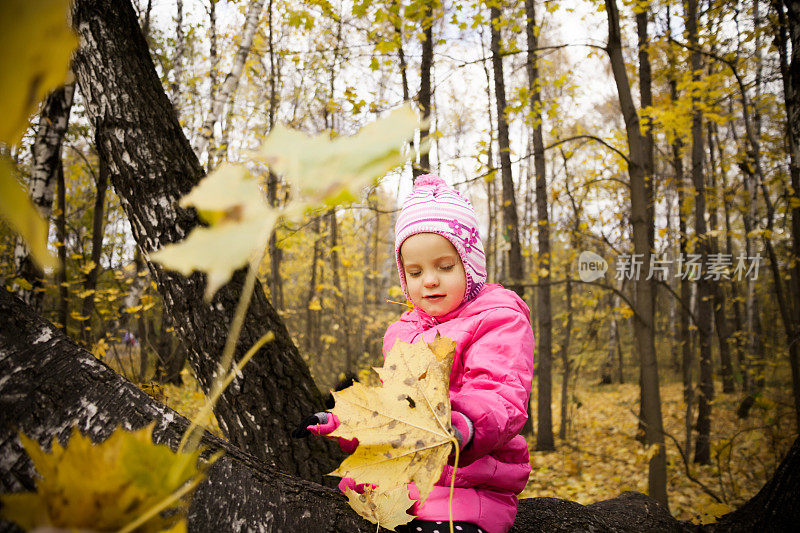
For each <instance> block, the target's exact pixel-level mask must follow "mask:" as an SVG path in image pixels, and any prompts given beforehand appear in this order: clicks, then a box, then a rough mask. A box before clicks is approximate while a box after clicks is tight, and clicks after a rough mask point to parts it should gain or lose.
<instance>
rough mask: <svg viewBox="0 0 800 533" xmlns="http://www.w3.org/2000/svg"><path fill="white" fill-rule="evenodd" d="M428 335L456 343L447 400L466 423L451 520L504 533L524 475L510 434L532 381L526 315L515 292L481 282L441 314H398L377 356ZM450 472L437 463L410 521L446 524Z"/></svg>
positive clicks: (523, 412) (525, 466)
mask: <svg viewBox="0 0 800 533" xmlns="http://www.w3.org/2000/svg"><path fill="white" fill-rule="evenodd" d="M436 333H439V334H440V335H441V336H443V337H449V338H451V339H453V340H454V341H455V343H456V349H455V358H454V362H453V369H452V372H451V373H450V403H451V406H452V409H453V410H454V411H459V412H461V413H464V414H465V415H467V416H468V417H469V418H470V420H472V423H473V425H474V435H473V437H472V440H471V441H470V443H469V444H468V445H467V447H466V448H465V449H464V450H463V451H462V452H461V457H460V461H459V462H460V464H459V466H458V469H457V470H456V482H455V486H456V488H455V494H454V498H453V519H454V520H463V521H466V522H472V523H473V524H476V525H478V526H479V527H481V528H482V529H484V530H485V531H488V532H489V533H504V532H506V531H508V530H509V528H510V527H511V525H512V524H513V523H514V518H515V517H516V514H517V497H516V495H517V494H519V493H520V492H521V491H522V489H523V488H525V484H526V483H527V481H528V476H529V475H530V472H531V466H530V462H529V459H528V445H527V442H526V441H525V438H524V437H522V436H521V435H519V434H518V433H519V431H520V430H521V429H522V426H523V424H524V423H525V420H526V419H527V417H528V416H527V415H528V400H529V397H530V392H531V381H532V379H533V348H534V340H533V331H532V330H531V322H530V311H529V309H528V306H527V305H525V302H524V301H522V299H521V298H520V297H519V296H517V294H516V293H514V292H512V291H510V290H507V289H504V288H503V287H501V286H500V285H492V284H486V285H485V286H484V287H483V289H482V290H481V291H480V292H479V293H478V295H477V296H476V297H475V298H473V299H472V300H470V301H468V302H464V303H462V304H461V305H460V306H459V307H457V308H456V309H454V310H453V311H451V312H450V313H448V314H446V315H444V316H440V317H432V316H430V315H428V314H427V313H425V312H424V311H421V310H420V309H418V308H415V309H412V310H410V311H407V312H405V313H403V315H402V316H401V317H400V319H399V320H398V321H397V322H394V323H393V324H392V325H390V326H389V327H388V329H387V330H386V334H385V335H384V337H383V351H384V353H386V352H388V351H389V350H390V349H391V348H392V346H393V345H394V343H395V341H396V340H397V339H400V340H403V341H406V342H415V341H417V340H419V339H420V337H422V338H424V339H425V341H426V342H431V341H433V339H434V337H435V336H436ZM452 475H453V468H452V466H450V465H447V466H445V470H444V472H443V473H442V477H441V478H440V479H439V481H438V482H437V483H436V486H434V488H433V491H432V492H431V493H430V495H429V496H428V498H427V499H426V500H425V503H424V504H423V505H421V506H416V508H415V514H416V515H417V518H419V519H421V520H447V519H448V517H449V513H448V500H449V495H450V479H451V477H452Z"/></svg>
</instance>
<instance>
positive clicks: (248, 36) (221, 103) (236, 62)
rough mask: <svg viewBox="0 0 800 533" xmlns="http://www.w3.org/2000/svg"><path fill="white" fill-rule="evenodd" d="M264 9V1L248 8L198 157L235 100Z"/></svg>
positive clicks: (197, 149) (202, 131)
mask: <svg viewBox="0 0 800 533" xmlns="http://www.w3.org/2000/svg"><path fill="white" fill-rule="evenodd" d="M263 9H264V0H252V1H251V2H250V5H249V6H248V7H247V14H246V15H245V21H244V28H243V29H242V40H241V42H240V43H239V48H238V49H237V50H236V55H235V56H234V58H233V66H232V67H231V71H230V72H229V73H228V75H227V76H225V81H223V82H222V85H221V86H220V88H219V91H217V94H216V97H215V98H214V102H213V103H212V105H211V109H210V110H209V112H208V115H206V119H205V120H204V121H203V125H202V127H201V129H200V135H198V136H197V138H196V141H195V145H194V151H195V153H196V154H197V157H202V155H203V152H205V151H206V149H207V148H208V143H209V140H210V139H211V136H212V135H213V134H214V125H215V124H216V123H217V121H219V119H220V117H221V116H222V109H223V108H224V107H225V104H226V103H227V102H229V101H230V100H231V98H233V94H234V93H235V92H236V88H237V87H238V86H239V79H240V78H241V77H242V71H243V70H244V64H245V61H247V56H248V54H250V48H251V47H252V46H253V37H254V36H255V34H256V30H257V29H258V21H259V19H260V18H261V11H262V10H263ZM209 161H210V159H209Z"/></svg>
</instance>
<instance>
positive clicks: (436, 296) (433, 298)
mask: <svg viewBox="0 0 800 533" xmlns="http://www.w3.org/2000/svg"><path fill="white" fill-rule="evenodd" d="M444 298H445V295H444V294H432V295H430V296H425V299H426V300H428V301H429V302H438V301H440V300H444Z"/></svg>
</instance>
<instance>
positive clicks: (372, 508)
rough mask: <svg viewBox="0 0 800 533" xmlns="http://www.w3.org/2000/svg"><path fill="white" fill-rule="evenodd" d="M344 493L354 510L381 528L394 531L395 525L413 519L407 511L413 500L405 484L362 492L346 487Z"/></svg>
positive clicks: (368, 489)
mask: <svg viewBox="0 0 800 533" xmlns="http://www.w3.org/2000/svg"><path fill="white" fill-rule="evenodd" d="M344 494H345V496H347V503H349V504H350V507H352V508H353V510H354V511H355V512H357V513H358V514H360V515H361V516H363V517H364V518H366V519H367V520H369V521H370V522H372V523H373V524H377V525H378V526H380V527H382V528H386V529H391V530H392V531H394V528H396V527H397V526H399V525H401V524H407V523H409V522H410V521H411V520H413V519H414V516H413V515H410V514H408V512H407V511H408V509H410V508H411V506H412V505H414V500H412V499H411V498H409V497H408V489H406V486H405V485H399V486H396V487H392V488H390V489H389V490H381V489H380V488H376V489H372V488H367V489H366V490H364V493H363V494H359V493H358V492H356V491H354V490H353V489H347V491H346V492H345V493H344Z"/></svg>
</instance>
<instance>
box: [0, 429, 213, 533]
mask: <svg viewBox="0 0 800 533" xmlns="http://www.w3.org/2000/svg"><path fill="white" fill-rule="evenodd" d="M153 427H154V424H151V425H149V426H147V427H144V428H142V429H140V430H138V431H133V432H130V431H125V430H124V429H122V428H118V429H117V430H115V431H114V433H112V434H111V436H110V437H109V438H108V439H106V440H105V441H104V442H102V443H100V444H94V443H93V442H92V441H91V439H90V438H89V437H86V436H84V435H82V434H81V433H80V432H79V431H78V429H77V428H75V429H73V431H72V436H71V437H70V439H69V443H68V445H67V446H66V447H62V446H61V445H60V444H59V443H58V441H57V440H56V439H53V442H52V451H51V453H49V454H48V453H45V452H44V450H43V449H42V448H40V447H39V445H38V444H37V443H36V442H35V441H33V440H31V439H29V438H28V437H26V436H25V435H23V434H20V440H21V442H22V445H23V446H24V448H25V451H26V452H27V453H28V455H29V456H30V458H31V460H32V461H33V464H34V466H35V467H36V471H37V472H38V474H39V476H40V479H39V480H38V482H37V492H34V493H18V494H7V495H3V496H2V500H3V509H2V511H0V514H2V517H3V518H4V519H6V520H11V521H13V522H16V523H17V524H19V525H20V526H22V527H23V528H25V529H33V528H36V527H43V526H52V527H57V528H65V529H66V528H75V529H92V530H96V531H112V530H113V531H116V530H119V529H121V528H124V527H125V526H127V525H128V524H130V523H132V522H133V521H135V520H137V519H139V518H140V517H142V516H143V515H145V513H147V512H148V511H150V510H151V509H152V508H154V507H155V506H157V505H159V504H160V503H162V502H163V501H164V500H166V499H167V498H169V497H171V496H172V495H173V493H175V492H176V491H178V490H180V489H187V488H188V487H191V486H193V485H194V484H196V483H197V482H199V481H200V480H201V479H202V477H203V475H204V471H205V468H206V467H201V468H198V466H197V462H198V459H199V456H200V450H195V451H193V452H189V453H183V454H176V453H174V452H173V451H172V450H170V449H169V447H168V446H166V445H160V444H154V443H153V439H152V431H153ZM187 508H188V505H187V501H186V499H185V496H184V498H179V499H177V501H175V502H172V504H170V505H168V506H167V507H166V510H167V511H169V512H168V513H166V514H167V516H163V515H162V514H160V513H155V514H154V515H153V516H152V517H151V518H150V519H148V520H146V521H145V522H144V523H142V524H140V528H139V529H138V531H154V532H155V531H163V530H167V529H170V528H173V527H175V526H178V528H179V529H177V530H185V527H184V526H182V525H180V524H181V523H183V522H184V521H185V516H186V510H187Z"/></svg>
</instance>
